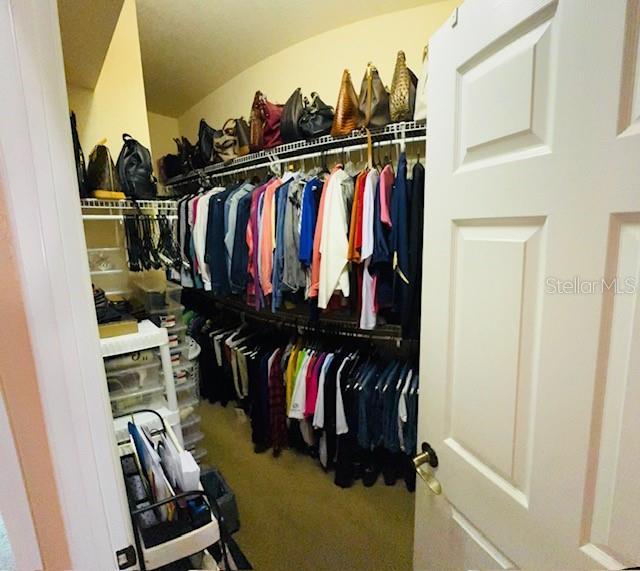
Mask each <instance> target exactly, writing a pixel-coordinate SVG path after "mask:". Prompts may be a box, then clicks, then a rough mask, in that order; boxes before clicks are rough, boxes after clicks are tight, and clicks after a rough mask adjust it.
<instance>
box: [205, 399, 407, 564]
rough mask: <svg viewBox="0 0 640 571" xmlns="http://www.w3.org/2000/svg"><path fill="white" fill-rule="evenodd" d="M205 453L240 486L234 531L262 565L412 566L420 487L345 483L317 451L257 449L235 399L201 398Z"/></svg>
mask: <svg viewBox="0 0 640 571" xmlns="http://www.w3.org/2000/svg"><path fill="white" fill-rule="evenodd" d="M198 412H199V414H200V415H201V416H202V430H203V432H204V434H205V439H204V442H203V445H204V446H205V447H206V448H207V450H208V451H209V454H208V456H207V457H206V459H205V461H206V462H207V463H209V464H210V465H213V466H215V467H217V468H218V469H219V470H220V471H221V472H222V474H223V475H224V477H225V479H226V480H227V482H228V483H229V485H230V486H231V487H232V488H233V491H234V492H235V494H236V498H237V501H238V509H239V512H240V531H239V532H238V533H236V534H235V535H234V538H235V540H236V541H237V542H238V544H239V545H240V547H241V548H242V550H243V551H244V553H245V554H246V556H247V557H248V558H249V560H250V561H251V563H252V564H253V566H254V569H256V570H257V571H272V570H273V571H275V570H280V569H286V568H288V569H295V570H296V571H303V570H307V569H308V570H313V571H323V570H327V571H329V570H331V571H336V570H339V571H359V570H370V569H385V570H389V571H391V570H393V571H401V570H405V569H411V564H412V551H413V507H414V494H412V493H410V492H408V491H407V489H406V488H405V486H404V482H398V483H397V484H396V485H395V486H385V485H384V482H383V481H382V477H381V478H380V479H379V481H378V482H377V483H376V484H375V485H374V486H373V487H371V488H365V487H364V486H363V485H362V483H361V482H357V483H356V484H355V485H354V486H353V487H351V488H348V489H342V488H339V487H338V486H336V485H335V484H334V483H333V474H327V473H325V472H324V471H323V470H322V468H321V467H320V465H319V464H318V463H317V462H316V461H315V460H313V459H312V458H310V457H308V456H305V455H301V454H297V453H295V452H292V451H289V450H286V451H284V452H283V454H282V455H281V456H280V457H279V458H274V457H273V456H272V455H271V451H268V452H266V453H264V454H255V453H254V452H253V447H252V445H251V438H250V427H249V423H248V421H247V420H243V419H240V418H239V417H238V415H237V414H236V412H235V410H234V408H233V407H232V406H231V405H229V406H227V407H226V408H223V407H222V406H220V405H210V404H206V403H205V404H201V405H200V407H199V410H198Z"/></svg>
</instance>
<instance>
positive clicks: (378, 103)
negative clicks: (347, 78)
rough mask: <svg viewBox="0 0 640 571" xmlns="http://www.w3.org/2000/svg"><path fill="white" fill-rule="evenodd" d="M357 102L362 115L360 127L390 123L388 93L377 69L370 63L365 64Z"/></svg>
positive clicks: (382, 125)
mask: <svg viewBox="0 0 640 571" xmlns="http://www.w3.org/2000/svg"><path fill="white" fill-rule="evenodd" d="M358 102H359V107H360V113H361V114H362V115H363V116H364V120H363V122H362V124H361V126H362V127H384V126H385V125H388V124H389V123H391V117H390V116H389V94H388V93H387V90H386V89H385V87H384V85H383V83H382V80H381V79H380V74H379V73H378V70H377V69H376V67H375V66H374V65H373V64H372V63H368V64H367V71H366V72H365V74H364V77H363V78H362V85H361V86H360V97H359V98H358Z"/></svg>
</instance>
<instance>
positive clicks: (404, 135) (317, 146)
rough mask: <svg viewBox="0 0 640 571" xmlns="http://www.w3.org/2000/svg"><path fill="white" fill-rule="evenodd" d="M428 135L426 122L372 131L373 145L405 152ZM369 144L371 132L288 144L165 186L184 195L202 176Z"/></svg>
mask: <svg viewBox="0 0 640 571" xmlns="http://www.w3.org/2000/svg"><path fill="white" fill-rule="evenodd" d="M426 136H427V131H426V125H425V123H424V122H419V121H405V122H402V123H392V124H390V125H387V126H386V127H384V128H382V129H377V130H372V131H371V139H372V142H373V143H376V144H380V143H386V144H397V145H399V146H400V148H401V150H404V147H405V145H406V144H407V143H412V142H422V143H426ZM366 141H367V133H366V132H365V131H354V132H353V133H351V134H350V135H347V136H345V137H332V136H330V135H325V136H323V137H318V138H317V139H313V140H310V141H296V142H294V143H287V144H285V145H280V146H278V147H274V148H273V149H269V150H264V151H259V152H257V153H251V154H248V155H244V156H242V157H238V158H236V159H234V160H233V161H231V162H230V163H227V164H226V165H225V164H222V163H218V164H215V165H209V166H207V167H205V168H204V169H200V170H198V171H194V172H192V173H189V174H187V175H182V176H179V177H175V178H173V179H171V180H169V181H167V183H166V185H165V186H166V187H167V188H168V189H169V190H170V191H172V192H173V193H175V194H180V191H179V188H180V187H181V186H186V185H193V183H194V182H196V181H198V179H199V178H201V177H202V176H206V177H209V178H218V177H222V176H226V175H232V174H236V173H239V172H246V171H249V170H252V169H256V168H260V167H268V166H271V165H274V164H282V163H290V162H293V161H297V160H304V159H313V158H318V157H323V156H325V155H330V154H339V153H342V152H351V151H356V150H361V149H366V148H367V143H366Z"/></svg>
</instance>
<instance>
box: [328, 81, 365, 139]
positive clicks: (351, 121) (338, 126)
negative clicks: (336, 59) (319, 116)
mask: <svg viewBox="0 0 640 571" xmlns="http://www.w3.org/2000/svg"><path fill="white" fill-rule="evenodd" d="M360 120H361V118H360V111H359V110H358V98H357V97H356V90H355V89H354V88H353V83H351V75H350V74H349V70H348V69H345V70H344V71H343V72H342V82H341V83H340V93H339V94H338V103H337V104H336V112H335V115H334V117H333V124H332V125H331V136H332V137H340V136H343V135H348V134H349V133H351V131H353V130H354V129H357V128H358V127H359V126H360Z"/></svg>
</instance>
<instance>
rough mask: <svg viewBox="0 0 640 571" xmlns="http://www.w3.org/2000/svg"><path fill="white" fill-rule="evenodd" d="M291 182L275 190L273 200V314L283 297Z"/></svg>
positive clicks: (290, 178) (290, 179)
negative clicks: (287, 216) (286, 226)
mask: <svg viewBox="0 0 640 571" xmlns="http://www.w3.org/2000/svg"><path fill="white" fill-rule="evenodd" d="M292 181H293V178H292V177H289V180H287V182H284V183H283V184H282V185H280V187H279V188H278V189H277V190H276V194H275V198H274V205H275V208H274V211H275V212H276V220H275V229H276V236H275V238H276V239H275V249H274V252H273V275H272V279H271V281H272V288H273V296H272V298H271V311H273V312H275V311H276V310H278V309H280V307H281V305H282V295H283V283H282V276H283V274H284V259H285V239H284V233H285V219H286V212H287V207H288V205H289V186H290V185H291V183H292Z"/></svg>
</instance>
